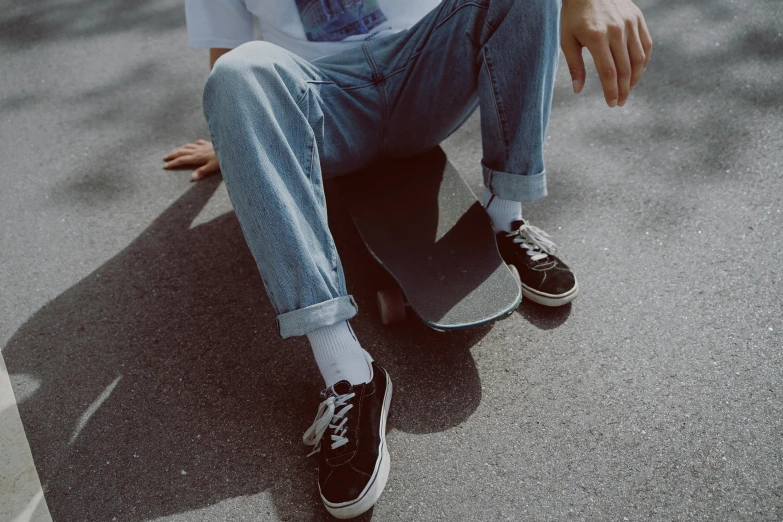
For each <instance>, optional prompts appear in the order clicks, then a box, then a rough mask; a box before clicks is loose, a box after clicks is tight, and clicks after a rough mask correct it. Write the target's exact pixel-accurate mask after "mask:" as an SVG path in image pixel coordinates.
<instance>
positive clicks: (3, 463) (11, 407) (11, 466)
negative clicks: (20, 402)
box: [0, 354, 52, 522]
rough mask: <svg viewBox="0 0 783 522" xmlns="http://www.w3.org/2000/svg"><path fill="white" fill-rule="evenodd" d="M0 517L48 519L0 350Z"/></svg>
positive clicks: (30, 521)
mask: <svg viewBox="0 0 783 522" xmlns="http://www.w3.org/2000/svg"><path fill="white" fill-rule="evenodd" d="M0 520H10V521H11V522H51V520H52V517H51V515H50V514H49V507H48V506H47V505H46V500H45V499H44V495H43V489H42V488H41V482H40V480H39V479H38V472H37V471H36V470H35V463H34V462H33V456H32V454H31V453H30V445H29V444H28V443H27V437H26V436H25V433H24V427H23V426H22V419H21V418H19V409H18V408H17V407H16V399H15V398H14V392H13V390H12V389H11V380H10V379H9V377H8V370H7V369H6V367H5V361H3V356H2V354H0Z"/></svg>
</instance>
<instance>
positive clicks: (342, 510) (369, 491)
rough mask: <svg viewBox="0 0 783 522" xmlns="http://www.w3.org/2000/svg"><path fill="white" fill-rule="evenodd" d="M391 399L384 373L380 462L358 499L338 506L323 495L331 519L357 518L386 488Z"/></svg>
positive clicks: (390, 385)
mask: <svg viewBox="0 0 783 522" xmlns="http://www.w3.org/2000/svg"><path fill="white" fill-rule="evenodd" d="M391 397H392V382H391V377H389V374H388V373H386V395H384V397H383V410H382V411H381V428H380V434H381V444H380V451H379V453H380V455H381V458H380V461H379V462H378V463H376V465H375V471H374V472H373V475H372V477H371V478H370V482H369V483H368V484H367V486H365V488H364V491H362V493H361V495H359V497H358V498H356V499H354V500H351V501H349V502H343V503H340V504H332V503H331V502H329V501H327V500H326V499H325V498H324V497H323V495H321V500H322V501H323V503H324V506H325V507H326V510H327V511H328V512H329V513H331V514H332V516H333V517H335V518H339V519H346V518H353V517H358V516H359V515H361V514H362V513H364V512H365V511H367V510H369V509H370V508H371V507H373V506H374V505H375V503H376V502H378V499H379V498H380V497H381V493H383V489H384V488H385V487H386V481H387V480H388V479H389V467H390V464H391V463H390V457H389V450H388V448H387V446H386V418H387V417H388V415H389V404H390V403H391Z"/></svg>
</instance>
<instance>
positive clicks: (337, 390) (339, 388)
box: [332, 381, 353, 395]
mask: <svg viewBox="0 0 783 522" xmlns="http://www.w3.org/2000/svg"><path fill="white" fill-rule="evenodd" d="M351 390H353V386H351V383H350V382H348V381H340V382H337V383H335V384H334V385H332V392H333V393H334V394H335V395H345V394H346V393H351Z"/></svg>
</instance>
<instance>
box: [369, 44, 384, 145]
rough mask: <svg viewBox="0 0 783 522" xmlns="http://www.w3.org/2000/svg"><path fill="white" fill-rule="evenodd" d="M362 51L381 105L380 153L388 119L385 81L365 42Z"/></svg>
mask: <svg viewBox="0 0 783 522" xmlns="http://www.w3.org/2000/svg"><path fill="white" fill-rule="evenodd" d="M362 51H363V52H364V56H365V58H367V63H368V64H369V65H370V69H372V79H373V83H374V84H375V86H376V87H377V88H378V97H379V101H380V106H381V125H380V127H381V129H380V133H381V135H380V136H379V140H380V144H381V147H380V149H381V153H383V152H384V151H385V143H386V125H387V124H388V121H389V114H388V113H389V109H388V100H387V95H386V83H385V78H383V77H382V76H381V74H380V71H379V69H378V64H376V63H375V58H374V57H373V55H372V52H371V51H370V48H369V46H368V45H367V44H362Z"/></svg>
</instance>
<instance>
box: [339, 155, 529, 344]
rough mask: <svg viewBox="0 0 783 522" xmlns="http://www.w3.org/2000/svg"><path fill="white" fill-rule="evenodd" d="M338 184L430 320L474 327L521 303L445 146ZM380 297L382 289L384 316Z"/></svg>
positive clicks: (444, 326) (371, 243)
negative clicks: (449, 159) (447, 157)
mask: <svg viewBox="0 0 783 522" xmlns="http://www.w3.org/2000/svg"><path fill="white" fill-rule="evenodd" d="M336 184H337V189H338V191H339V193H340V197H341V199H342V200H343V202H344V204H345V205H346V208H347V209H348V212H349V213H350V214H351V217H352V218H353V222H354V224H355V225H356V228H357V229H358V231H359V235H360V236H361V238H362V240H363V241H364V243H365V245H366V246H367V248H368V250H369V251H370V254H371V255H372V256H373V257H374V258H375V259H376V260H377V261H378V263H380V265H381V266H382V267H383V268H384V269H386V271H387V272H388V273H389V274H391V276H392V277H393V278H394V280H395V281H396V282H397V284H398V285H399V287H400V290H401V291H402V293H403V294H404V296H405V299H406V300H407V303H408V304H409V306H410V309H411V310H412V311H413V312H414V313H415V314H416V315H417V316H418V317H419V318H420V319H421V320H422V321H423V322H424V323H425V324H427V325H429V326H430V327H432V328H435V329H438V330H455V329H460V328H467V327H470V326H477V325H481V324H484V323H488V322H490V321H493V320H495V319H498V318H500V317H503V316H505V315H508V314H510V313H511V312H513V311H514V309H516V307H517V306H518V305H519V302H520V300H521V299H522V294H521V290H520V285H519V283H518V280H517V278H516V277H515V276H514V274H513V273H512V272H511V270H509V268H508V267H507V266H506V264H505V263H504V262H503V259H502V258H501V257H500V254H499V252H498V249H497V244H496V242H495V234H494V232H493V230H492V224H491V223H490V220H489V217H488V216H487V214H486V212H485V211H484V209H483V207H482V205H481V203H480V202H479V201H478V200H477V199H476V196H475V195H474V194H473V191H471V190H470V187H469V186H468V184H467V183H466V182H465V180H464V179H463V178H462V176H460V174H459V173H458V172H457V170H456V169H455V168H454V166H453V165H451V163H449V162H448V160H447V159H446V154H445V153H444V152H443V150H442V149H441V148H440V147H438V148H435V149H433V150H431V151H428V152H426V153H424V154H422V155H420V156H416V157H414V158H411V159H405V160H395V161H385V162H383V163H379V164H376V165H373V166H372V167H369V168H367V169H364V170H362V171H359V172H356V173H352V174H348V175H345V176H341V177H339V178H338V179H337V180H336ZM387 295H388V294H387ZM383 301H384V299H383V298H382V294H381V293H380V292H379V307H380V308H381V315H382V318H383V316H384V302H383ZM399 306H400V307H402V306H403V303H402V302H400V303H399ZM403 317H404V311H403ZM384 322H387V321H384ZM388 322H392V321H388Z"/></svg>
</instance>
